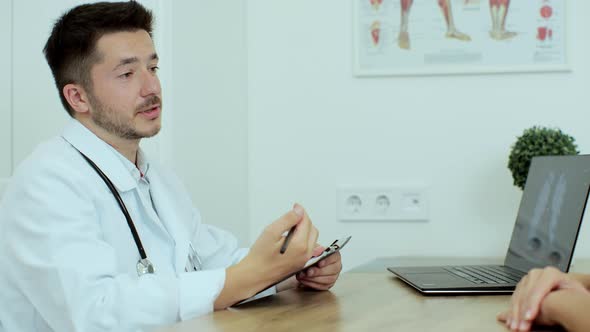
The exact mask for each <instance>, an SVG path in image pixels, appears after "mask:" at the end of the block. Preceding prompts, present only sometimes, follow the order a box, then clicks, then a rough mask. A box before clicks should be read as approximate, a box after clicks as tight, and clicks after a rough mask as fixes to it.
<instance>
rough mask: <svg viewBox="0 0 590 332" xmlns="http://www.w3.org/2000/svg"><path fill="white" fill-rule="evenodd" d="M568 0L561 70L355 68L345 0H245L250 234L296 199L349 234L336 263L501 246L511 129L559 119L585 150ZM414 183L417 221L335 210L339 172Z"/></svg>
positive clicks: (582, 94)
mask: <svg viewBox="0 0 590 332" xmlns="http://www.w3.org/2000/svg"><path fill="white" fill-rule="evenodd" d="M568 3H571V5H570V6H569V7H570V8H569V9H570V13H571V16H570V18H571V22H572V26H571V28H573V29H572V30H573V31H571V36H572V38H571V40H570V42H571V46H572V48H571V50H572V54H571V55H572V57H571V60H572V68H573V71H572V72H571V73H528V74H498V75H473V76H436V77H388V78H364V79H358V78H354V77H353V76H352V70H351V68H352V37H351V34H352V27H351V22H352V13H351V1H343V0H325V1H314V0H298V1H273V0H258V1H250V2H248V6H247V13H248V19H247V22H248V40H247V42H248V59H249V60H248V93H249V104H248V111H249V120H248V125H249V145H248V146H249V185H250V187H249V193H250V219H251V225H252V227H251V238H255V236H256V235H257V234H258V232H259V231H260V229H261V228H262V227H263V226H264V225H265V224H266V223H268V222H269V221H271V220H274V218H276V217H277V216H279V215H280V214H282V213H283V212H284V211H285V210H287V209H289V208H290V204H292V202H294V201H299V202H301V203H302V204H303V205H304V206H305V207H306V208H307V209H308V211H309V213H310V215H311V216H312V219H313V220H314V222H315V224H316V225H317V227H318V228H319V229H320V232H321V236H320V238H321V239H322V240H323V242H327V241H330V240H332V239H333V238H336V237H338V236H340V235H344V234H351V235H353V239H352V241H351V243H350V248H347V250H346V253H345V254H344V256H345V258H344V263H345V267H346V268H350V267H351V266H354V265H357V264H360V263H363V262H365V261H368V260H371V259H372V258H374V257H376V256H393V255H466V256H478V255H486V256H503V255H504V254H505V252H506V248H507V246H508V241H509V239H510V234H511V230H512V227H513V224H514V220H515V215H516V211H517V208H518V204H519V200H520V195H521V193H520V191H519V190H517V189H516V188H515V187H513V185H512V179H511V175H510V173H509V171H508V169H507V167H506V165H507V159H508V158H507V156H508V153H509V149H510V146H511V144H512V143H513V142H514V140H515V138H516V136H518V135H520V134H521V133H522V131H523V129H525V128H527V127H530V126H533V125H547V126H557V127H560V128H561V129H563V130H564V131H566V132H567V133H570V134H571V135H573V136H574V137H575V138H576V140H577V142H578V144H579V147H580V148H581V150H582V152H586V153H590V150H589V149H590V131H589V130H588V116H587V112H588V106H589V103H588V96H589V93H588V86H590V63H589V62H588V60H587V59H589V58H590V45H589V44H588V43H587V42H586V36H585V33H584V32H585V31H589V30H590V23H588V20H586V19H585V15H586V13H588V12H589V11H590V3H589V2H587V1H576V2H574V1H571V2H568ZM414 182H415V183H426V184H428V185H429V186H430V188H431V191H430V194H431V195H430V199H431V206H430V212H431V219H430V221H429V222H427V223H415V224H412V223H407V222H406V223H375V222H373V223H360V222H359V223H350V222H348V223H343V222H339V221H338V220H336V219H337V218H336V206H335V198H336V188H337V186H338V185H341V184H361V185H365V184H394V185H395V184H407V183H414ZM589 227H590V226H589ZM586 233H588V232H587V231H585V232H583V233H582V234H581V236H582V238H581V240H580V242H579V245H580V250H579V251H580V252H584V253H586V254H589V253H590V250H589V249H590V246H588V245H584V238H586V239H589V238H590V235H589V234H586Z"/></svg>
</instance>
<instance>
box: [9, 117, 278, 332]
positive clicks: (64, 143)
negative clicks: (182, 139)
mask: <svg viewBox="0 0 590 332" xmlns="http://www.w3.org/2000/svg"><path fill="white" fill-rule="evenodd" d="M74 147H76V148H77V149H79V150H80V151H82V152H84V154H86V155H87V156H88V157H89V158H90V159H92V160H93V161H94V162H95V163H96V164H97V165H98V166H99V167H100V168H101V169H102V171H103V172H104V173H105V174H106V175H107V176H108V177H109V178H110V179H111V181H112V182H113V183H114V185H115V186H116V187H117V189H118V191H119V193H120V195H121V197H122V198H123V201H124V202H125V204H126V206H127V209H128V210H129V213H130V215H131V217H132V219H133V221H134V223H135V227H136V228H137V231H138V233H139V236H140V238H141V241H142V243H143V246H144V248H145V250H146V253H147V256H148V258H149V260H150V261H151V262H152V263H153V265H154V267H155V270H156V273H155V274H153V275H151V274H148V275H143V276H141V277H138V275H137V270H136V264H137V261H138V259H139V258H140V256H139V253H138V250H137V247H136V245H135V242H134V241H133V237H132V235H131V232H130V230H129V228H128V225H127V222H126V220H125V218H124V215H123V213H122V212H121V210H120V208H119V206H118V205H117V203H116V200H115V198H114V197H113V195H112V194H111V192H110V191H109V189H108V188H107V186H106V185H105V184H104V182H103V180H102V179H101V178H100V177H99V176H98V175H97V173H96V172H95V171H94V169H92V168H91V167H90V165H89V164H88V163H87V162H86V161H85V160H84V159H83V158H82V156H81V155H80V153H79V152H78V151H77V150H76V149H75V148H74ZM147 160H148V161H149V159H147ZM125 161H126V162H127V163H128V165H126V164H125ZM143 164H144V166H145V164H149V168H148V170H147V172H146V175H145V176H146V178H147V179H149V188H150V191H151V195H152V200H153V205H151V204H150V203H151V202H149V198H146V197H145V196H142V195H141V194H140V191H139V190H138V181H139V180H140V175H139V172H138V171H137V169H136V168H134V167H129V165H132V164H131V163H130V162H128V161H127V160H126V159H124V158H123V157H122V156H121V155H120V154H118V152H116V150H115V149H113V148H112V147H110V146H109V145H108V144H106V143H105V142H104V141H102V140H100V139H99V138H98V137H97V136H95V135H94V134H93V133H92V132H90V131H89V130H88V129H86V128H85V127H84V126H83V125H81V124H80V123H79V122H78V121H76V120H72V121H71V122H70V123H69V124H68V125H67V127H66V128H65V130H64V133H63V135H62V136H60V137H56V138H54V139H52V140H50V141H49V142H47V143H45V144H43V145H41V146H40V147H38V148H37V149H36V150H35V152H34V153H33V154H32V155H31V156H30V157H29V158H28V159H27V160H26V161H24V162H23V163H22V164H21V165H20V167H19V169H18V170H17V171H16V173H15V175H14V177H13V179H12V181H11V183H10V185H9V187H8V189H7V191H6V193H5V195H4V198H3V200H2V202H1V204H0V300H1V301H2V303H1V308H0V321H1V322H2V325H3V326H4V329H5V330H6V331H137V330H142V329H145V328H151V327H155V326H161V325H167V324H172V323H174V322H177V321H179V320H186V319H189V318H192V317H195V316H198V315H203V314H206V313H209V312H211V311H212V310H213V303H214V301H215V299H216V298H217V296H218V295H219V293H220V291H221V290H222V288H223V285H224V282H225V268H226V267H228V266H229V265H231V264H235V263H236V262H238V261H239V260H240V259H242V258H243V257H244V256H245V255H246V253H247V249H239V248H238V247H237V241H236V238H235V237H234V236H232V235H231V234H230V233H228V232H225V231H222V230H220V229H217V228H215V227H212V226H209V225H205V224H203V223H201V219H200V215H199V212H198V211H197V210H196V209H195V208H194V207H193V204H192V202H191V200H190V198H189V195H188V194H187V192H186V191H185V189H184V188H183V186H182V185H181V183H180V181H179V180H178V179H177V178H176V177H174V176H173V175H172V174H171V173H169V172H166V171H165V170H163V169H162V168H161V167H160V166H159V165H157V164H156V163H155V162H153V161H149V163H143ZM141 167H142V165H140V168H141ZM195 169H198V166H195ZM134 172H135V173H134ZM154 208H155V211H156V212H155V213H154ZM189 241H191V242H192V244H193V246H194V247H195V249H196V251H197V253H198V255H199V256H200V258H201V259H202V261H203V271H199V272H190V273H189V272H185V266H186V263H187V257H188V251H189ZM271 292H274V289H272V290H271ZM0 330H1V327H0Z"/></svg>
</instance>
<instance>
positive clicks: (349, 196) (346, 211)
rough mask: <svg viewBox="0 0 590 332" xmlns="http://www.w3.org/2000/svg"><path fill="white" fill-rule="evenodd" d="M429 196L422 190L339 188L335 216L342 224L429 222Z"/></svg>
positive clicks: (409, 188)
mask: <svg viewBox="0 0 590 332" xmlns="http://www.w3.org/2000/svg"><path fill="white" fill-rule="evenodd" d="M428 207H429V202H428V195H427V191H426V189H425V188H423V187H399V186H341V187H339V188H338V195H337V209H338V211H337V214H338V218H339V219H340V220H343V221H365V220H367V221H371V220H372V221H398V220H406V221H409V220H428V216H429V214H428Z"/></svg>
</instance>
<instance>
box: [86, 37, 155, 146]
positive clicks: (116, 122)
mask: <svg viewBox="0 0 590 332" xmlns="http://www.w3.org/2000/svg"><path fill="white" fill-rule="evenodd" d="M96 51H97V53H98V55H99V57H100V61H98V63H97V64H95V65H94V66H93V67H92V69H91V72H90V78H91V81H92V83H91V87H90V88H89V89H88V90H89V91H87V93H88V101H89V104H90V109H89V112H90V118H91V119H92V122H93V123H94V124H95V125H96V126H99V127H101V128H102V129H104V130H105V131H107V132H108V133H109V134H111V135H114V136H117V137H119V138H123V139H130V140H138V139H141V138H144V137H151V136H154V135H156V134H157V133H158V132H159V131H160V128H161V125H162V122H161V112H162V91H161V88H160V80H159V79H158V75H157V73H156V72H157V69H158V67H157V66H158V55H157V54H156V51H155V49H154V44H153V41H152V39H151V38H150V36H149V34H148V33H147V32H146V31H144V30H137V31H132V32H116V33H109V34H105V35H103V36H102V37H101V38H100V39H99V40H98V42H97V45H96Z"/></svg>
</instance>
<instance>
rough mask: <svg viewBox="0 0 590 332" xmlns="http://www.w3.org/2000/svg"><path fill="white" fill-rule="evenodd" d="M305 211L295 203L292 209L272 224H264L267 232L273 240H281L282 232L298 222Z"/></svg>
mask: <svg viewBox="0 0 590 332" xmlns="http://www.w3.org/2000/svg"><path fill="white" fill-rule="evenodd" d="M304 215H305V211H304V210H303V208H302V207H301V206H300V205H299V204H295V205H294V206H293V209H292V210H291V211H289V212H287V213H285V214H284V215H282V216H281V217H280V218H279V219H277V220H276V221H275V222H273V223H272V224H270V225H268V226H266V229H265V231H266V232H268V233H269V234H270V235H271V236H272V237H273V238H274V239H275V240H282V237H283V234H284V233H285V232H287V231H289V230H290V229H291V228H292V227H293V226H295V225H297V224H299V223H300V222H301V220H302V219H303V218H304Z"/></svg>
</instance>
